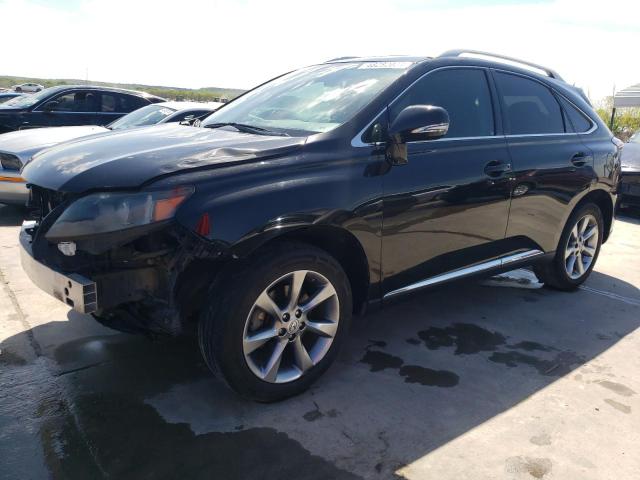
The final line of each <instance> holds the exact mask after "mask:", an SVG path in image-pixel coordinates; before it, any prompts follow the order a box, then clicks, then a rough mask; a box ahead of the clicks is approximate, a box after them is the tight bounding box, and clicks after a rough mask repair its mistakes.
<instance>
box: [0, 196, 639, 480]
mask: <svg viewBox="0 0 640 480" xmlns="http://www.w3.org/2000/svg"><path fill="white" fill-rule="evenodd" d="M19 221H20V219H19V213H18V212H17V211H16V210H15V209H12V208H9V207H1V206H0V478H25V479H26V478H38V479H39V478H49V477H53V478H82V479H86V478H118V479H123V478H220V479H225V480H227V479H234V478H252V479H253V478H257V479H259V478H265V479H271V478H288V477H292V478H294V477H295V478H298V479H342V478H344V479H355V478H367V479H368V478H371V479H378V478H380V479H386V478H409V479H426V478H437V479H439V480H440V479H460V478H474V479H516V480H517V479H540V478H544V479H554V478H555V479H563V480H566V479H580V480H588V479H608V478H611V479H622V478H624V479H631V478H638V476H639V475H640V474H639V473H638V472H640V448H639V447H640V434H639V433H638V432H640V415H639V412H640V400H639V398H640V376H639V375H638V372H639V371H640V356H639V355H638V351H640V335H639V334H638V327H639V326H640V290H639V289H640V261H638V257H637V255H638V251H639V250H640V221H638V220H637V219H633V218H630V217H625V218H622V219H619V220H618V222H617V224H616V229H615V232H614V234H613V237H612V238H611V240H610V241H609V242H608V243H607V244H606V245H605V246H604V247H603V250H602V253H601V255H600V258H599V260H598V264H597V266H596V271H595V272H594V274H593V275H592V277H591V278H590V279H589V280H588V282H587V283H586V285H585V286H584V287H583V288H581V289H580V290H578V291H576V292H574V293H560V292H555V291H551V290H547V289H542V288H540V287H541V286H540V285H539V284H537V283H536V282H535V279H534V278H532V277H531V276H530V275H529V274H528V273H527V272H526V271H525V272H522V271H520V272H516V274H510V275H505V276H501V277H498V278H494V279H492V280H490V281H487V282H477V281H474V282H467V283H464V284H455V285H449V286H446V287H443V288H440V289H438V290H433V291H430V292H425V293H422V294H419V295H417V296H414V297H413V298H412V299H410V300H408V301H405V302H402V303H398V304H397V305H394V306H392V307H391V308H388V309H385V310H384V311H381V312H376V313H374V314H371V315H369V316H367V317H364V318H357V319H355V320H354V324H353V327H352V331H351V334H350V338H349V341H348V345H347V348H345V349H344V351H343V352H342V355H341V357H340V359H339V361H338V362H337V363H336V364H335V365H334V366H333V367H332V368H331V369H330V370H329V372H327V374H326V375H325V376H324V377H323V378H322V379H321V380H320V381H319V382H318V383H317V384H316V385H314V387H313V388H312V389H311V390H310V391H309V392H307V393H305V394H303V395H301V396H299V397H296V398H294V399H290V400H288V401H285V402H281V403H278V404H273V405H260V404H255V403H251V402H247V401H244V400H242V399H240V398H238V397H236V396H235V395H234V394H232V393H230V392H228V391H227V390H226V389H224V388H223V386H222V385H220V384H219V383H218V382H217V381H216V380H215V379H214V378H213V377H212V376H211V375H210V374H209V372H208V370H207V369H206V367H205V366H204V364H203V362H202V360H201V359H200V356H199V352H198V350H197V347H196V345H195V343H194V342H193V341H192V340H188V339H187V340H184V339H183V340H170V339H167V340H161V341H150V340H148V339H146V338H143V337H140V336H132V335H125V334H120V333H117V332H114V331H111V330H109V329H106V328H104V327H101V326H100V325H99V324H97V323H96V322H95V321H93V320H92V319H91V318H90V317H87V316H83V315H79V314H76V313H74V312H70V311H69V309H68V308H67V307H66V306H65V305H63V304H62V303H60V302H58V301H57V300H55V299H53V298H52V297H49V296H48V295H46V294H44V293H42V292H40V291H39V290H38V289H37V288H36V287H34V286H33V285H32V284H31V283H30V281H29V279H28V278H27V277H26V276H25V275H24V273H23V272H22V270H21V268H20V266H19V257H18V250H17V232H18V227H17V225H18V223H19Z"/></svg>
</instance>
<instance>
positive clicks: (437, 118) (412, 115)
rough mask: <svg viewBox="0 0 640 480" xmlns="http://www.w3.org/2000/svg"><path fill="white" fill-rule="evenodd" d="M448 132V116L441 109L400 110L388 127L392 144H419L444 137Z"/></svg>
mask: <svg viewBox="0 0 640 480" xmlns="http://www.w3.org/2000/svg"><path fill="white" fill-rule="evenodd" d="M448 131H449V114H448V113H447V111H446V110H445V109H444V108H442V107H436V106H433V105H411V106H410V107H407V108H405V109H404V110H402V111H401V112H400V113H399V114H398V116H397V117H396V119H395V120H394V121H393V123H392V124H391V126H390V127H389V136H390V137H391V138H392V139H393V141H394V143H407V142H419V141H423V140H435V139H437V138H441V137H444V136H445V135H446V134H447V132H448Z"/></svg>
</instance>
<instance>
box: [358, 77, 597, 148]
mask: <svg viewBox="0 0 640 480" xmlns="http://www.w3.org/2000/svg"><path fill="white" fill-rule="evenodd" d="M453 68H455V69H459V68H474V69H482V70H485V71H486V70H487V69H490V68H491V67H480V66H474V65H447V66H444V67H438V68H434V69H433V70H429V71H428V72H426V73H424V74H422V75H421V76H420V77H418V78H417V79H416V80H414V81H413V82H412V83H411V85H409V86H408V87H407V88H405V89H404V90H403V91H402V92H400V93H399V94H398V95H396V97H395V98H394V99H393V100H392V101H391V102H389V105H388V106H387V107H385V108H383V109H382V110H381V111H380V113H378V114H377V115H376V116H375V117H373V119H372V120H371V121H370V122H369V123H368V124H367V125H366V126H365V127H364V128H363V129H362V130H360V131H359V132H358V134H357V135H356V136H355V137H353V138H352V139H351V146H352V147H373V146H375V144H374V143H365V142H363V141H362V135H364V132H366V131H367V129H368V128H369V127H371V125H372V124H373V122H375V121H376V119H377V118H378V117H379V116H380V115H382V114H383V113H384V111H385V110H386V109H387V108H389V106H391V105H393V104H394V103H395V102H396V101H397V100H398V98H400V97H401V96H402V95H404V94H405V92H406V91H407V90H409V89H410V88H411V87H413V85H415V84H416V83H417V82H419V81H420V80H422V79H423V78H424V77H426V76H427V75H429V74H431V73H433V72H437V71H439V70H447V69H453ZM493 70H495V71H498V72H504V73H507V74H510V75H519V76H521V77H525V78H527V79H530V80H533V81H535V82H538V83H539V84H541V85H543V86H544V87H546V88H548V89H550V90H551V91H552V92H553V93H554V94H556V95H560V96H561V97H562V98H563V99H565V100H566V101H567V102H569V103H570V104H571V105H573V106H574V107H575V108H576V109H577V110H578V111H579V112H580V113H582V114H583V115H584V116H585V117H587V118H588V119H589V121H590V122H591V128H590V129H589V130H587V131H586V132H562V133H528V134H523V135H490V136H484V137H454V138H446V137H445V138H439V139H437V140H424V141H427V142H437V141H454V140H479V139H484V138H498V137H502V138H520V137H523V138H527V137H550V136H553V137H559V136H562V135H565V136H566V135H590V134H592V133H593V132H595V131H596V130H598V124H597V123H596V122H594V121H593V119H592V118H591V116H590V115H587V114H586V113H585V112H584V110H582V109H581V108H580V107H578V106H577V105H576V104H575V103H573V102H572V101H571V100H569V99H568V98H567V97H565V96H564V95H563V94H562V93H560V92H559V91H558V90H556V89H554V88H553V87H550V86H549V85H547V84H545V83H543V82H541V81H540V80H538V79H537V78H534V77H531V76H529V75H524V74H522V73H520V72H513V71H510V70H503V69H501V68H495V67H494V68H493ZM561 108H562V106H561ZM494 120H495V115H494Z"/></svg>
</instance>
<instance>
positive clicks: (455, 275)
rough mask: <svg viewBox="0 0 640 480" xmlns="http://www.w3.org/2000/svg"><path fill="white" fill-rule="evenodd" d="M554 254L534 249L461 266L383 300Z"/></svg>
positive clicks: (392, 293)
mask: <svg viewBox="0 0 640 480" xmlns="http://www.w3.org/2000/svg"><path fill="white" fill-rule="evenodd" d="M554 254H555V252H550V253H546V254H545V253H544V252H543V251H542V250H537V249H534V250H526V251H523V252H519V253H515V254H512V255H507V256H504V257H500V258H496V259H493V260H488V261H486V262H482V263H478V264H475V265H472V266H470V267H465V268H460V269H457V270H452V271H450V272H446V273H443V274H441V275H436V276H435V277H430V278H426V279H424V280H421V281H419V282H416V283H412V284H411V285H407V286H405V287H402V288H398V289H397V290H392V291H391V292H388V293H386V294H385V295H384V297H383V300H384V301H387V300H392V299H395V298H397V297H400V296H402V295H404V294H406V293H410V292H415V291H418V290H422V289H425V288H428V287H433V286H436V285H441V284H443V283H448V282H451V281H454V280H458V279H462V278H465V277H470V276H475V275H485V274H489V273H498V272H500V271H509V270H514V269H516V268H519V267H522V266H524V265H530V264H532V263H536V262H538V261H541V260H544V259H545V258H552V257H553V255H554Z"/></svg>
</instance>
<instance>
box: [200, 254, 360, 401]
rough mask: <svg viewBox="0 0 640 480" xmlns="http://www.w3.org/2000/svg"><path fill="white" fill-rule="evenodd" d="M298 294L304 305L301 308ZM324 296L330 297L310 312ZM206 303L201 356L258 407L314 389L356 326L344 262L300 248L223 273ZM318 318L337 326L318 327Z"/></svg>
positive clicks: (259, 256)
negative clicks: (263, 336) (279, 354)
mask: <svg viewBox="0 0 640 480" xmlns="http://www.w3.org/2000/svg"><path fill="white" fill-rule="evenodd" d="M293 272H296V273H295V274H294V273H293ZM301 272H302V273H301ZM304 272H306V273H304ZM294 278H296V279H298V283H299V284H300V285H302V287H301V288H300V290H299V291H300V295H299V297H298V296H297V295H291V292H292V291H295V288H294V287H293V285H294V282H293V280H294ZM301 278H302V279H304V280H300V279H301ZM332 289H333V290H332ZM265 292H268V293H265ZM287 292H288V293H287ZM332 292H333V293H334V294H335V295H333V294H332ZM319 293H321V295H320V296H319V297H315V295H317V294H319ZM329 294H331V296H328V295H329ZM265 295H268V296H269V298H271V300H272V301H271V302H270V301H268V299H265ZM294 296H295V297H297V298H299V299H300V301H296V302H295V305H294V303H293V302H292V300H291V297H294ZM320 297H322V298H325V297H326V298H325V299H324V300H319V301H318V303H317V305H315V306H311V305H312V301H311V300H314V299H315V300H318V298H320ZM208 298H209V299H210V300H209V301H208V302H207V303H208V305H205V308H204V313H203V315H202V317H201V319H200V322H199V325H198V341H199V344H200V350H201V352H202V356H203V357H204V360H205V362H206V363H207V365H208V366H209V368H210V369H211V370H212V371H213V373H214V374H217V375H218V376H219V377H221V378H222V379H223V380H224V381H225V383H226V384H227V386H229V387H230V388H231V389H232V390H234V391H235V392H237V393H238V394H240V395H242V396H244V397H246V398H249V399H252V400H255V401H258V402H274V401H278V400H282V399H285V398H287V397H291V396H293V395H297V394H299V393H301V392H303V391H305V390H306V389H307V388H309V386H310V385H311V384H312V383H314V382H315V381H316V380H317V379H318V378H319V377H320V376H321V375H322V374H323V373H324V372H325V371H326V370H327V368H329V366H330V365H331V363H332V362H333V361H334V359H335V358H336V355H337V353H338V351H339V349H340V346H341V344H342V343H343V341H344V339H345V337H346V335H347V332H348V329H349V324H350V321H351V311H352V298H351V287H350V283H349V280H348V278H347V276H346V275H345V273H344V271H343V270H342V268H341V267H340V265H339V264H338V262H337V261H336V260H335V259H334V258H333V257H331V256H330V255H329V254H328V253H326V252H325V251H323V250H320V249H318V248H316V247H313V246H310V245H307V244H303V243H297V242H282V243H279V244H276V245H273V246H271V247H267V248H265V249H263V250H262V251H260V252H259V253H258V254H256V255H253V256H251V257H250V258H248V259H247V260H245V261H243V264H242V265H241V266H240V267H239V268H238V266H237V265H234V266H233V270H229V269H227V271H226V272H222V273H221V275H219V276H218V280H217V281H216V282H214V284H213V285H212V287H211V289H210V291H209V295H208ZM260 305H263V306H267V307H268V308H265V309H263V308H261V306H260ZM272 305H276V307H277V308H278V310H274V309H273V307H272ZM298 306H299V307H300V308H297V307H298ZM307 308H308V309H309V310H306V309H307ZM301 309H305V312H304V313H302V310H301ZM276 311H277V312H278V315H275V314H273V312H276ZM270 312H271V313H270ZM287 315H288V316H287ZM320 316H321V317H322V318H323V319H324V318H327V319H331V320H327V321H326V322H324V321H323V322H318V321H316V320H319V319H320ZM278 317H280V318H278ZM285 320H286V321H285ZM334 320H335V321H334ZM319 329H320V330H327V331H329V330H331V333H332V336H326V335H327V334H326V333H323V334H322V335H320V334H319V333H318V332H319V331H320V330H319ZM258 332H259V333H260V335H262V334H263V333H264V335H265V336H268V337H269V340H268V341H266V342H264V343H260V342H262V339H260V341H259V342H255V339H256V338H262V337H258V336H257V333H258ZM274 332H278V333H277V335H276V334H275V333H274ZM256 345H260V346H257V347H256ZM300 345H302V347H303V348H304V349H305V351H306V352H307V356H306V357H305V356H304V354H303V353H300V352H301V351H302V350H301V347H300ZM252 349H254V350H252ZM277 352H284V353H283V354H282V356H281V357H280V358H281V360H280V361H279V362H277V365H276V367H275V368H276V372H275V374H274V373H273V369H272V368H269V366H270V365H274V364H275V363H276V362H275V361H273V359H274V358H276V357H277V355H276V353H277ZM301 367H304V368H301Z"/></svg>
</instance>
